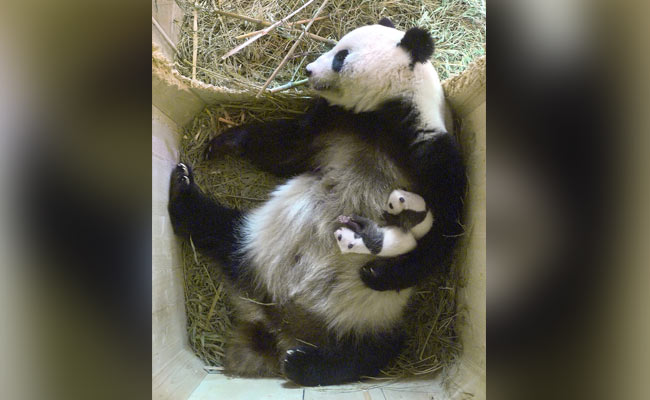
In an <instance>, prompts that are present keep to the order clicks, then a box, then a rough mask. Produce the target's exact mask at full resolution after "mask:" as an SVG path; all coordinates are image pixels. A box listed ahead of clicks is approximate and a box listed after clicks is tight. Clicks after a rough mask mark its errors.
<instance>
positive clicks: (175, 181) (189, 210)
mask: <svg viewBox="0 0 650 400" xmlns="http://www.w3.org/2000/svg"><path fill="white" fill-rule="evenodd" d="M168 211H169V216H170V220H171V223H172V227H173V229H174V233H175V234H177V235H179V236H182V237H184V238H187V239H191V240H192V243H193V244H194V246H195V247H196V249H197V250H199V251H201V252H202V253H204V254H206V255H208V256H210V257H212V258H214V259H216V260H217V261H220V262H222V263H223V264H224V267H225V268H226V269H227V272H228V273H232V274H234V273H235V271H234V268H235V267H234V263H233V259H232V255H233V253H234V252H235V251H236V249H237V241H238V239H237V234H236V232H237V227H238V225H239V223H240V221H241V217H242V213H241V211H239V210H234V209H231V208H228V207H224V206H222V205H221V204H219V203H217V202H216V201H215V200H214V199H211V198H208V197H207V196H206V195H205V194H204V193H203V192H202V191H201V189H200V188H199V187H198V186H197V185H196V183H195V182H194V175H193V173H192V168H191V167H190V166H189V165H188V164H186V163H179V164H178V165H176V166H175V167H174V169H173V170H172V173H171V180H170V186H169V205H168Z"/></svg>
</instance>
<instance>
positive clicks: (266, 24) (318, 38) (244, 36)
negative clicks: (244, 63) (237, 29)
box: [235, 16, 336, 45]
mask: <svg viewBox="0 0 650 400" xmlns="http://www.w3.org/2000/svg"><path fill="white" fill-rule="evenodd" d="M326 18H327V17H326V16H323V17H318V18H314V21H320V20H323V19H326ZM258 21H259V23H260V24H262V25H264V26H269V25H271V23H270V22H268V21H264V20H258ZM309 21H311V19H303V20H300V21H296V22H292V23H290V24H287V26H288V27H292V29H291V30H294V31H297V30H299V29H298V28H293V27H294V26H295V25H302V24H305V23H308V22H309ZM262 30H263V29H260V30H257V31H253V32H248V33H245V34H243V35H239V36H235V39H246V38H248V37H251V36H255V35H257V34H258V33H260V32H262ZM307 36H309V37H310V38H312V39H314V40H318V41H319V42H323V43H327V44H332V45H335V44H336V40H332V39H328V38H324V37H322V36H318V35H316V34H313V33H309V32H307Z"/></svg>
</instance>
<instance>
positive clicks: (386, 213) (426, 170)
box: [169, 19, 467, 386]
mask: <svg viewBox="0 0 650 400" xmlns="http://www.w3.org/2000/svg"><path fill="white" fill-rule="evenodd" d="M433 51H434V45H433V40H432V38H431V36H430V34H429V33H428V32H427V31H425V30H423V29H419V28H411V29H409V30H408V31H406V32H404V31H400V30H398V29H395V27H394V26H393V25H392V23H391V22H390V21H389V20H387V19H382V20H381V21H380V23H378V24H375V25H369V26H363V27H360V28H357V29H355V30H353V31H352V32H349V33H348V34H346V35H345V36H344V37H343V38H341V39H340V40H339V42H338V43H337V44H336V46H334V47H333V48H332V49H331V50H330V51H328V52H326V53H324V54H322V55H321V56H320V57H318V58H317V59H316V60H314V61H313V62H312V63H310V64H309V65H307V67H306V71H307V75H308V76H309V84H310V87H311V88H312V89H313V90H314V91H315V92H316V93H317V94H318V98H317V99H316V100H315V101H314V102H313V103H312V104H311V106H310V108H309V110H308V111H307V112H306V113H305V114H304V115H300V116H298V117H296V118H290V119H280V120H272V121H266V122H259V123H250V124H245V125H242V126H237V127H233V128H230V129H228V130H226V131H224V132H222V133H220V134H219V135H217V136H216V137H215V138H214V139H213V140H212V141H211V142H210V144H209V146H208V147H207V148H206V152H207V154H208V156H209V157H210V158H219V157H221V156H222V155H223V154H230V155H233V154H234V155H238V156H240V157H243V158H245V159H247V160H249V161H250V162H252V163H253V164H254V165H256V166H257V167H258V168H260V169H262V170H264V171H267V172H270V173H273V174H275V175H277V176H279V177H282V178H284V182H283V183H282V184H281V185H279V186H278V187H276V188H275V189H274V190H273V192H272V193H271V194H270V197H269V199H268V200H267V201H265V202H263V203H261V204H260V205H259V206H258V207H256V208H254V209H252V210H247V211H242V210H237V209H231V208H228V207H225V206H223V205H222V204H219V202H218V201H216V200H215V199H214V198H211V197H210V196H207V195H206V194H205V193H204V192H203V191H202V190H201V189H200V188H199V187H198V186H197V185H196V183H195V182H194V173H193V171H192V167H191V165H188V164H186V163H181V164H179V165H177V166H176V167H175V168H174V169H173V170H172V172H171V182H170V192H169V215H170V220H171V223H172V226H173V229H174V232H175V233H176V234H177V235H179V236H181V237H183V238H185V239H186V240H190V239H191V240H192V243H193V244H194V246H195V248H196V250H197V251H199V252H202V253H203V254H205V255H207V256H209V257H211V258H212V259H214V260H215V264H216V265H217V266H218V267H219V268H221V270H222V271H223V276H224V277H225V281H224V286H225V287H226V289H227V291H228V294H229V299H230V301H231V303H232V305H233V307H234V309H235V310H234V317H235V319H234V321H233V329H232V334H231V336H230V337H229V338H228V340H227V342H226V345H225V349H224V361H223V362H224V365H223V367H224V371H225V373H227V374H230V375H237V376H251V377H262V376H282V377H284V378H286V379H288V380H290V381H293V382H295V383H298V384H301V385H309V386H313V385H331V384H339V383H344V382H351V381H357V380H360V379H362V378H364V377H369V376H376V375H378V374H379V373H380V371H381V370H382V369H383V368H385V367H386V366H387V365H388V363H389V362H391V360H394V359H395V358H396V357H397V355H398V354H399V353H400V351H401V349H402V348H403V344H404V340H405V337H404V328H403V320H402V318H403V314H404V310H405V309H406V306H407V304H408V302H409V298H410V296H411V294H412V293H413V292H414V290H413V287H414V286H415V285H417V284H418V283H420V282H422V281H423V280H424V279H426V278H427V277H428V276H430V275H431V274H435V273H440V272H441V271H442V272H444V271H445V270H446V268H448V266H449V262H450V260H451V255H452V253H453V249H454V246H455V244H456V242H457V240H458V238H459V237H460V236H461V235H462V233H463V228H462V225H461V223H460V222H461V221H460V219H461V215H462V207H463V197H464V195H465V188H466V183H467V182H466V177H465V169H464V165H463V159H462V156H461V151H460V147H459V145H458V143H457V141H456V138H455V136H454V135H453V133H450V132H449V130H448V129H451V127H452V124H451V118H450V117H451V113H450V110H449V108H448V107H447V104H446V101H445V97H444V93H443V90H442V85H441V84H440V80H439V78H438V74H437V73H436V71H435V69H434V67H433V65H432V64H431V62H430V61H429V59H430V58H431V56H432V54H433ZM396 188H400V189H399V190H397V191H396V190H395V189H396ZM416 193H417V194H416ZM402 199H403V201H402ZM334 232H338V233H337V234H336V236H335V237H333V233H334ZM339 234H340V236H341V240H340V241H339V240H338V236H339ZM355 234H356V235H358V236H359V237H355ZM344 239H345V242H344ZM416 240H417V245H416V243H415V241H416ZM341 243H344V246H343V249H341ZM350 244H352V245H353V246H352V249H348V246H349V245H350ZM355 247H356V249H355ZM357 249H358V250H357ZM341 250H343V252H342V251H341ZM346 250H353V252H347V253H346V252H345V251H346ZM360 253H361V254H360Z"/></svg>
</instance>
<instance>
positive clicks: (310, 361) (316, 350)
mask: <svg viewBox="0 0 650 400" xmlns="http://www.w3.org/2000/svg"><path fill="white" fill-rule="evenodd" d="M403 343H404V336H403V334H401V333H399V332H398V331H396V332H394V333H386V334H383V335H377V336H373V337H367V338H364V339H359V340H354V339H351V340H348V341H344V342H341V343H339V344H338V345H337V346H334V347H312V346H299V347H294V348H292V349H289V350H287V351H286V353H285V354H284V357H283V359H282V371H283V372H284V375H285V376H286V377H287V379H289V380H291V381H293V382H295V383H298V384H300V385H303V386H318V385H337V384H341V383H347V382H355V381H359V380H361V379H363V378H364V377H372V376H377V375H378V374H379V373H380V372H381V369H382V368H384V367H385V366H386V365H387V364H388V363H389V362H390V361H391V360H392V359H394V358H395V357H397V355H398V354H399V352H400V350H401V349H402V346H403Z"/></svg>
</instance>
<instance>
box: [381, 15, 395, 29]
mask: <svg viewBox="0 0 650 400" xmlns="http://www.w3.org/2000/svg"><path fill="white" fill-rule="evenodd" d="M377 23H378V24H379V25H383V26H387V27H389V28H394V27H395V25H394V24H393V22H392V21H391V20H389V19H388V18H386V17H384V18H382V19H380V20H379V22H377Z"/></svg>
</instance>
